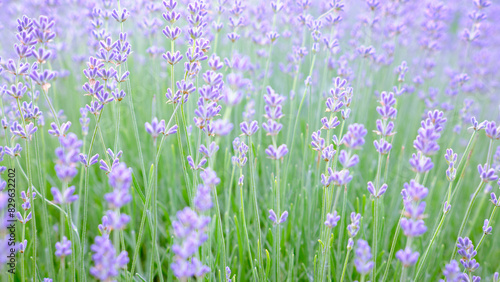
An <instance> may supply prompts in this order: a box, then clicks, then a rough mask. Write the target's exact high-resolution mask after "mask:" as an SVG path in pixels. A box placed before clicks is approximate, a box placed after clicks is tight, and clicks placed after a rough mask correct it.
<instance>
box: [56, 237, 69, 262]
mask: <svg viewBox="0 0 500 282" xmlns="http://www.w3.org/2000/svg"><path fill="white" fill-rule="evenodd" d="M71 252H72V250H71V241H69V240H68V238H66V236H64V237H63V239H62V241H61V242H57V243H56V256H58V257H60V258H64V257H66V256H69V255H71Z"/></svg>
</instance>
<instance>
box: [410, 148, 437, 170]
mask: <svg viewBox="0 0 500 282" xmlns="http://www.w3.org/2000/svg"><path fill="white" fill-rule="evenodd" d="M410 165H411V167H412V170H413V171H415V172H417V173H425V172H427V171H429V170H431V169H432V168H433V167H434V164H433V163H432V159H431V158H428V157H426V156H424V155H423V154H422V153H421V152H418V153H417V154H413V155H412V157H411V159H410Z"/></svg>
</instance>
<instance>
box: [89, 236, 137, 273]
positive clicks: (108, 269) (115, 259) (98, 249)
mask: <svg viewBox="0 0 500 282" xmlns="http://www.w3.org/2000/svg"><path fill="white" fill-rule="evenodd" d="M90 250H91V251H92V252H93V254H92V260H93V261H94V266H92V267H91V268H90V274H92V276H94V277H95V278H96V279H99V280H101V281H106V280H112V279H113V278H114V277H116V276H118V271H119V270H120V269H121V268H125V267H126V266H127V263H128V262H129V258H128V254H127V252H126V251H122V252H121V253H120V254H119V255H116V251H115V248H114V247H113V244H112V243H111V240H109V238H108V237H107V236H97V237H95V241H94V244H93V245H92V246H90Z"/></svg>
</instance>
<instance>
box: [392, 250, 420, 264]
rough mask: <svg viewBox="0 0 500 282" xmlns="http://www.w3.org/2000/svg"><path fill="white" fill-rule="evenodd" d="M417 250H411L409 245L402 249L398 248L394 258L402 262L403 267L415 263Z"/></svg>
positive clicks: (417, 254)
mask: <svg viewBox="0 0 500 282" xmlns="http://www.w3.org/2000/svg"><path fill="white" fill-rule="evenodd" d="M419 255H420V254H419V253H418V252H413V251H412V250H411V249H410V247H406V248H405V249H404V250H399V251H397V252H396V258H397V259H398V260H399V261H400V262H401V263H402V264H403V266H404V267H410V266H412V265H414V264H415V263H417V260H418V256H419Z"/></svg>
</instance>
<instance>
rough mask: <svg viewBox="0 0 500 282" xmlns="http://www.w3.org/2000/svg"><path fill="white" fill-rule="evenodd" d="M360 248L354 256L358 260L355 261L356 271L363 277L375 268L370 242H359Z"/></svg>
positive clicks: (360, 240)
mask: <svg viewBox="0 0 500 282" xmlns="http://www.w3.org/2000/svg"><path fill="white" fill-rule="evenodd" d="M357 245H358V247H357V248H356V250H355V252H354V254H355V255H356V258H355V259H354V266H356V270H357V271H358V272H359V273H360V274H361V275H366V274H368V273H369V272H370V271H371V269H372V268H373V261H371V259H372V252H371V248H370V246H369V245H368V242H366V241H365V240H362V239H359V240H358V244H357Z"/></svg>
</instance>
